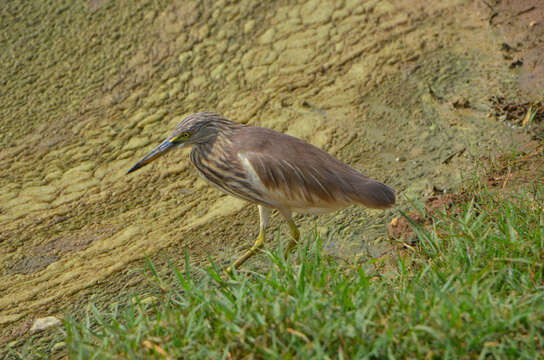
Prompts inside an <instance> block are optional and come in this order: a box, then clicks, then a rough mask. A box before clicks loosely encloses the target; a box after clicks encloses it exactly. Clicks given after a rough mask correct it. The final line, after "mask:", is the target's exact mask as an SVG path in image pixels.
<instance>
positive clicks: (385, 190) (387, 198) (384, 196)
mask: <svg viewBox="0 0 544 360" xmlns="http://www.w3.org/2000/svg"><path fill="white" fill-rule="evenodd" d="M354 187H355V190H356V196H357V200H358V202H360V203H362V204H363V205H365V206H367V207H369V208H373V209H386V208H388V207H391V206H393V204H395V190H393V189H392V188H390V187H389V186H387V185H385V184H382V183H381V182H379V181H375V180H371V179H365V180H363V181H358V182H357V183H356V184H354Z"/></svg>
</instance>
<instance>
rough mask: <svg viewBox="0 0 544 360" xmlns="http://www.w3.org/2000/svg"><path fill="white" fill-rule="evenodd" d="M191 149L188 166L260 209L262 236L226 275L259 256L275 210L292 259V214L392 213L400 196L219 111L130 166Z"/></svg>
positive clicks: (189, 123)
mask: <svg viewBox="0 0 544 360" xmlns="http://www.w3.org/2000/svg"><path fill="white" fill-rule="evenodd" d="M184 147H192V148H191V152H190V155H189V158H190V162H191V163H192V164H193V166H194V167H195V169H196V171H197V172H198V174H199V175H200V177H202V179H204V180H205V181H206V182H207V183H208V184H210V185H212V186H214V187H216V188H218V189H219V190H221V191H223V192H225V193H227V194H229V195H232V196H234V197H237V198H240V199H243V200H246V201H248V202H250V203H253V204H256V205H257V207H258V210H259V219H260V221H259V233H258V235H257V239H256V240H255V242H254V243H253V245H252V246H251V247H250V248H249V249H248V250H247V251H245V253H244V254H243V255H241V256H240V257H239V258H237V259H236V260H235V261H234V263H232V264H231V265H230V266H229V267H228V268H227V269H226V272H227V273H230V272H232V271H233V270H234V269H237V268H239V267H240V266H241V265H242V264H243V263H245V262H246V260H247V259H249V258H250V257H252V256H253V255H255V253H257V251H259V250H260V249H261V248H262V247H263V245H264V241H265V231H266V227H267V225H268V222H269V219H270V214H271V211H272V210H273V209H275V210H277V211H278V212H279V214H281V215H282V216H283V218H284V219H285V221H286V222H287V224H288V225H289V229H290V240H289V243H288V245H287V247H286V248H285V251H284V255H285V256H286V257H287V256H288V254H289V253H290V251H291V250H292V249H293V248H294V247H295V246H296V244H297V243H298V242H299V240H300V232H299V230H298V228H297V226H296V224H295V222H294V221H293V217H292V214H293V213H294V212H296V213H303V214H304V213H309V214H322V213H327V212H330V211H334V210H338V209H340V208H343V207H346V206H349V205H352V204H358V205H364V206H366V207H369V208H375V209H386V208H389V207H391V206H392V205H394V204H395V191H394V190H393V189H392V188H391V187H389V186H387V185H385V184H383V183H381V182H379V181H376V180H373V179H371V178H369V177H368V176H366V175H363V174H362V173H360V172H359V171H357V170H355V169H354V168H352V167H350V166H348V165H347V164H345V163H343V162H341V161H340V160H338V159H336V158H335V157H333V156H332V155H330V154H328V153H327V152H325V151H323V150H321V149H319V148H318V147H316V146H314V145H312V144H309V143H307V142H305V141H303V140H301V139H299V138H296V137H293V136H290V135H287V134H284V133H280V132H276V131H274V130H271V129H268V128H263V127H258V126H252V125H248V124H242V123H237V122H234V121H230V120H228V119H226V118H224V117H222V116H221V115H219V114H216V113H213V112H198V113H194V114H192V115H188V116H186V117H185V118H183V119H182V120H181V121H180V122H179V123H178V124H177V125H176V127H175V128H174V130H173V131H172V132H171V133H170V135H169V136H168V137H167V138H166V139H165V140H164V141H163V142H161V143H160V144H159V145H158V146H156V147H155V148H154V149H153V150H151V152H149V153H148V154H147V155H145V156H144V157H143V158H142V159H141V160H139V161H138V162H136V163H135V164H134V166H132V167H131V168H130V169H129V170H128V171H127V174H129V173H132V172H133V171H136V170H138V169H140V168H142V167H143V166H145V165H147V164H149V163H150V162H151V161H153V160H155V159H157V158H158V157H160V156H162V155H164V154H166V153H167V152H169V151H171V150H174V149H180V148H184Z"/></svg>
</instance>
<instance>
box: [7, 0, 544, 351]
mask: <svg viewBox="0 0 544 360" xmlns="http://www.w3.org/2000/svg"><path fill="white" fill-rule="evenodd" d="M505 3H506V5H505ZM524 3H527V4H528V7H529V6H531V4H530V3H531V2H529V1H524ZM38 4H41V3H40V2H35V3H19V2H13V1H12V2H8V3H6V4H5V5H3V7H2V9H1V10H0V11H1V13H2V18H1V22H0V24H1V26H2V28H3V29H8V28H9V31H3V32H2V33H3V35H2V37H1V38H0V46H1V47H2V49H4V51H2V52H1V53H0V63H1V64H2V68H1V73H0V84H1V87H0V126H1V129H2V131H1V134H0V144H1V149H0V228H1V232H0V343H1V342H6V341H12V340H13V339H14V338H16V337H17V336H18V335H21V334H23V333H25V331H23V330H24V329H23V330H21V325H20V324H27V323H29V321H28V320H29V319H31V318H34V317H39V316H45V315H52V314H58V313H62V312H63V311H65V310H67V309H79V308H80V307H82V306H84V304H85V303H86V301H87V299H88V298H89V296H90V295H89V294H90V292H92V293H93V294H103V295H104V296H109V295H111V294H112V293H118V292H119V291H129V290H130V289H134V288H137V287H138V286H140V285H141V284H140V283H139V281H138V280H134V279H132V280H131V276H133V274H132V273H131V272H130V270H129V269H130V268H132V267H138V266H140V265H141V262H142V259H143V258H144V256H146V255H147V256H149V257H150V258H151V259H152V260H153V261H157V262H161V261H164V258H165V257H168V258H169V259H172V260H173V261H174V262H180V263H181V262H183V254H184V252H185V251H186V252H187V253H188V254H189V259H190V261H191V262H194V263H197V264H200V265H205V264H207V263H208V256H211V257H212V258H213V259H214V260H215V261H216V262H217V263H219V264H226V263H227V262H228V261H230V260H231V259H233V258H235V257H236V255H239V254H241V252H242V251H243V250H244V249H245V248H246V247H247V246H249V245H250V243H251V242H252V241H253V237H254V236H255V234H256V230H257V223H258V217H257V216H258V215H257V211H256V208H255V207H254V206H252V205H249V204H247V203H245V202H243V201H241V200H237V199H234V198H232V197H228V196H225V195H223V194H222V193H220V192H219V191H217V190H215V189H213V188H210V187H209V186H207V185H206V184H205V183H204V182H203V181H202V180H200V179H198V177H197V175H196V172H195V171H194V169H192V167H191V166H190V164H189V162H188V156H187V155H188V152H186V151H185V152H184V151H178V152H172V153H170V154H169V155H167V156H166V157H165V158H161V159H160V160H158V161H156V162H155V163H153V164H152V165H150V166H148V167H146V168H144V169H142V170H141V171H139V172H137V173H135V174H131V175H130V176H126V175H125V172H126V171H127V169H128V168H129V167H130V166H131V165H132V164H133V163H134V162H136V161H137V160H138V159H140V158H141V157H142V156H143V155H144V154H146V153H147V151H148V150H150V149H151V148H152V147H154V146H155V145H156V144H158V143H159V142H160V141H161V140H162V139H163V138H164V137H166V135H167V134H168V133H169V132H170V130H171V129H172V128H173V126H174V125H175V124H176V123H177V122H178V121H179V120H180V118H181V117H183V116H184V115H187V114H189V113H192V112H196V111H200V110H213V111H216V112H219V113H221V114H223V115H225V116H226V117H228V118H230V119H231V120H234V121H239V122H244V123H250V124H255V125H259V126H264V127H269V128H273V129H275V130H278V131H282V132H286V133H289V134H291V135H295V136H297V137H300V138H303V139H305V140H306V141H308V142H311V143H312V144H315V145H317V146H319V147H321V148H323V149H325V150H327V151H328V152H330V153H331V154H333V155H335V156H337V157H338V158H340V159H341V160H343V161H344V162H346V163H348V164H350V165H351V166H353V167H355V168H357V169H359V170H361V171H362V172H363V173H365V174H367V175H369V176H371V177H373V178H376V179H378V180H380V181H383V182H385V183H387V184H389V185H391V186H393V187H394V188H395V189H396V190H397V194H398V198H399V205H398V207H397V209H398V208H401V209H402V208H405V207H406V206H408V203H407V201H406V200H405V198H406V197H410V198H421V197H423V196H426V195H429V194H432V193H433V191H437V190H446V191H448V190H453V189H455V188H457V187H458V186H459V185H460V184H461V183H462V182H463V181H464V179H466V178H470V177H471V176H472V174H473V173H474V172H476V171H478V159H480V158H481V156H482V155H485V156H489V155H491V156H492V155H493V154H498V153H500V152H503V151H506V150H508V149H510V148H513V147H515V144H517V143H519V142H525V141H528V139H529V136H528V135H527V134H525V133H524V132H523V131H521V130H519V129H512V128H511V127H510V126H508V124H506V123H504V122H500V121H497V119H495V118H493V117H492V116H491V117H490V116H488V114H489V113H490V112H491V103H490V101H489V98H490V96H502V97H505V98H508V99H511V100H512V101H516V100H520V101H521V100H524V99H525V100H527V99H528V100H532V99H534V97H538V96H542V95H543V93H542V88H541V87H540V88H539V87H538V86H537V85H535V84H536V83H538V82H537V81H536V80H541V78H542V74H543V73H544V72H543V71H542V68H543V65H542V63H541V59H542V57H538V56H536V55H535V54H538V51H539V50H538V49H541V47H542V42H541V40H539V39H540V38H542V36H539V34H542V32H543V31H542V29H543V26H544V25H543V24H542V16H540V15H539V14H541V13H534V12H533V11H529V12H528V13H522V14H521V15H519V16H517V17H516V19H517V20H516V21H518V22H517V23H514V24H512V22H510V23H508V22H505V21H503V22H502V23H501V22H497V21H500V20H501V19H502V17H504V16H505V15H504V13H505V12H506V11H507V10H508V9H510V10H511V11H514V10H512V6H510V7H508V4H509V2H504V3H502V5H500V6H502V8H501V7H500V6H497V8H496V9H494V10H493V11H495V12H499V15H498V16H494V17H493V21H495V22H497V23H493V21H492V22H491V24H490V20H489V19H490V17H491V15H492V10H491V9H489V8H488V7H486V6H484V5H482V4H481V3H476V2H473V1H463V0H448V1H441V2H439V3H436V4H435V3H434V2H433V4H432V5H430V4H429V2H426V1H401V0H396V1H393V0H391V1H372V0H368V1H336V0H335V1H333V0H311V1H300V2H296V1H275V2H263V3H258V2H254V1H249V0H245V1H239V2H232V1H214V2H198V1H185V0H184V1H182V0H174V1H145V0H138V1H134V2H131V3H130V4H128V3H126V4H125V3H123V4H117V3H115V2H110V1H105V0H89V1H87V2H82V1H78V2H75V3H73V2H71V1H61V0H57V1H52V2H50V3H49V4H47V5H46V4H45V3H44V4H41V5H38ZM510 5H511V4H510ZM516 6H517V5H516ZM514 7H515V6H514ZM510 10H508V11H510ZM522 10H523V9H522ZM522 10H519V11H522ZM537 10H538V9H537ZM516 11H518V10H516ZM539 16H540V18H538V17H539ZM535 17H537V19H536V20H535V19H533V18H535ZM530 21H536V23H534V24H533V25H532V27H531V33H532V35H527V36H525V37H516V38H514V37H512V36H510V34H512V33H513V32H516V34H517V33H519V31H521V30H520V28H522V27H523V26H524V25H523V24H530ZM539 21H540V22H539ZM516 24H517V25H516ZM516 26H518V27H516ZM527 26H528V25H527ZM527 26H526V27H527ZM526 27H525V28H526ZM506 42H508V43H511V44H512V48H511V49H510V50H505V49H506V48H505V47H504V46H502V47H501V44H503V43H506ZM512 49H513V50H512ZM524 57H526V58H527V59H528V60H527V61H526V63H523V64H522V66H519V67H518V66H514V67H512V66H511V64H512V63H513V62H515V61H516V59H518V58H524ZM535 79H536V80H535ZM535 81H536V82H535ZM541 83H542V82H540V84H541ZM460 99H461V100H460ZM456 104H462V105H463V106H457V105H456ZM394 211H396V209H394V210H390V211H386V212H379V211H368V210H364V209H363V208H355V207H351V208H348V209H345V210H343V211H339V212H336V213H333V214H330V215H325V216H320V217H308V216H307V217H297V222H298V223H299V224H301V228H302V230H303V233H304V232H306V233H308V232H309V231H311V230H312V229H313V228H314V226H317V230H318V231H320V232H321V233H322V234H324V236H325V239H326V240H325V241H324V243H325V244H324V246H325V249H326V251H328V252H329V253H331V254H333V255H335V256H339V257H342V258H345V259H346V260H347V261H351V260H353V259H357V258H368V257H372V256H378V255H381V254H383V253H384V252H387V251H388V249H389V246H388V241H387V239H385V237H386V232H385V224H386V222H387V221H388V220H389V219H390V218H391V216H392V214H393V213H394ZM280 224H281V221H280V220H279V219H278V218H277V217H275V218H274V220H273V221H272V224H271V225H270V228H269V235H268V240H269V242H268V247H269V248H270V247H273V246H277V244H276V241H274V240H273V238H274V234H275V229H277V228H278V226H279V225H280ZM283 229H284V230H285V226H283ZM283 240H285V235H284V236H283ZM261 262H262V259H259V256H257V257H256V259H254V260H252V261H251V262H250V263H249V264H248V266H259V264H260V263H261ZM131 274H132V275H131ZM136 278H137V277H136ZM120 289H122V290H120ZM25 326H26V325H25ZM28 326H29V325H28Z"/></svg>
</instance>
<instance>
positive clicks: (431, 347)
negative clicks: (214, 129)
mask: <svg viewBox="0 0 544 360" xmlns="http://www.w3.org/2000/svg"><path fill="white" fill-rule="evenodd" d="M475 199H476V200H473V201H472V202H471V203H468V204H463V205H460V206H459V208H458V209H457V211H454V212H453V213H452V212H450V214H449V215H448V214H440V215H438V216H435V218H434V221H433V226H432V228H430V229H429V228H427V229H425V228H422V227H416V228H415V230H416V233H417V236H418V241H417V243H416V245H415V246H414V247H413V250H414V251H411V250H406V249H405V250H403V251H400V250H399V252H398V254H399V255H398V256H396V257H394V258H390V259H378V260H374V261H373V262H371V263H367V264H363V265H359V266H353V265H351V266H348V265H340V264H338V263H336V262H335V261H334V259H330V258H328V257H325V256H323V255H322V254H321V252H320V247H321V244H320V243H321V242H320V240H319V238H317V237H316V236H313V237H312V238H311V240H312V241H307V242H306V243H305V244H304V245H302V246H300V248H299V251H298V255H296V256H294V255H292V257H296V259H295V260H294V261H292V263H286V262H285V261H284V260H283V259H282V257H281V256H279V254H281V252H280V251H281V250H280V249H278V250H277V252H273V253H267V256H268V258H269V260H270V266H269V268H268V269H267V270H262V271H258V272H251V271H249V270H246V271H243V272H240V273H239V274H238V275H235V276H234V277H233V278H230V279H226V278H225V277H224V276H222V275H221V272H220V270H219V269H217V268H215V267H214V266H213V265H212V266H211V267H210V268H208V269H205V270H203V269H197V268H192V267H189V266H188V265H186V267H185V268H184V269H181V270H179V269H176V268H174V267H172V268H171V273H169V274H167V275H166V276H165V275H160V276H159V274H158V273H157V271H156V270H155V269H154V267H153V266H152V265H151V264H149V268H150V273H151V274H152V275H151V277H152V278H153V279H154V284H155V289H154V290H155V291H156V294H157V297H156V298H148V299H147V300H149V299H151V300H153V299H155V300H156V301H151V302H149V301H147V300H146V301H138V300H136V301H132V302H129V303H128V304H126V305H125V306H123V307H115V308H114V309H113V310H112V311H110V312H101V311H98V310H96V309H95V308H92V311H90V312H89V314H87V316H86V318H84V319H80V320H79V321H76V320H74V318H71V317H69V316H67V318H66V320H65V331H66V343H67V349H68V352H69V357H70V358H71V359H92V358H97V359H109V358H116V359H119V358H130V359H149V358H161V359H162V358H168V357H169V358H172V359H176V358H184V359H191V358H198V359H201V358H214V359H216V358H217V359H220V358H224V359H239V358H245V357H247V358H299V359H308V358H339V359H342V358H344V359H348V358H349V359H364V358H370V359H384V358H391V359H394V358H395V359H400V358H429V359H448V358H449V359H459V358H465V359H466V358H471V359H472V358H474V359H476V358H478V359H494V358H501V359H502V358H508V359H536V358H544V281H543V280H544V278H543V273H544V267H543V264H544V209H543V204H544V189H543V188H541V187H540V188H534V189H530V190H525V191H520V193H519V194H518V195H512V196H509V199H508V200H504V199H499V198H497V197H496V196H494V195H490V194H488V193H486V192H482V193H478V194H476V195H475ZM399 249H400V247H399Z"/></svg>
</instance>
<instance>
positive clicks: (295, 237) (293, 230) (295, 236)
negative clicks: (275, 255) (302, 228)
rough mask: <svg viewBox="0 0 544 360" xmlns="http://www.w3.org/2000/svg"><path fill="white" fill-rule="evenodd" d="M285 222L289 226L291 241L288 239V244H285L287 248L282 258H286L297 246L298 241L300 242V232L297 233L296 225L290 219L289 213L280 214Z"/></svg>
mask: <svg viewBox="0 0 544 360" xmlns="http://www.w3.org/2000/svg"><path fill="white" fill-rule="evenodd" d="M281 214H282V215H283V217H284V218H285V220H287V224H288V225H289V232H290V233H291V239H289V244H287V248H286V249H285V251H284V252H283V256H284V257H285V258H287V256H288V255H289V253H290V252H291V250H293V248H294V247H295V246H297V244H298V241H299V240H300V232H299V231H298V228H297V225H296V224H295V222H294V221H293V219H292V218H291V214H290V213H289V212H281Z"/></svg>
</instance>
